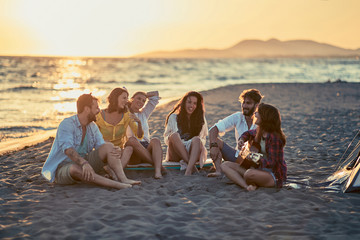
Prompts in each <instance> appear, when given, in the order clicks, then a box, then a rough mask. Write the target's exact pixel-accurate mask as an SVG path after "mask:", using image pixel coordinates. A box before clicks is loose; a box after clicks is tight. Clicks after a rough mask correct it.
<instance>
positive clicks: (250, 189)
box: [246, 185, 257, 192]
mask: <svg viewBox="0 0 360 240" xmlns="http://www.w3.org/2000/svg"><path fill="white" fill-rule="evenodd" d="M256 188H257V187H256V186H254V185H249V186H247V188H246V190H248V191H249V192H250V191H255V190H256Z"/></svg>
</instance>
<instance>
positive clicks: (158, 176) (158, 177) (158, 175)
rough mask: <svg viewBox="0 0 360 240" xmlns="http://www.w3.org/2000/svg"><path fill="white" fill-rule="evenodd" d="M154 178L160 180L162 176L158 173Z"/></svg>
mask: <svg viewBox="0 0 360 240" xmlns="http://www.w3.org/2000/svg"><path fill="white" fill-rule="evenodd" d="M154 178H155V179H162V178H163V176H162V175H161V173H159V174H155V176H154Z"/></svg>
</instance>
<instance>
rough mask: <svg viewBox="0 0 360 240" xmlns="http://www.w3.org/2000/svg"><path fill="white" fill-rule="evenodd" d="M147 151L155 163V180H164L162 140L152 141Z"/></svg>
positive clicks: (155, 139)
mask: <svg viewBox="0 0 360 240" xmlns="http://www.w3.org/2000/svg"><path fill="white" fill-rule="evenodd" d="M147 150H148V151H149V152H150V153H151V156H152V160H153V162H154V168H155V179H160V178H162V174H161V167H162V156H163V152H162V148H161V142H160V140H159V139H158V138H153V139H151V140H150V144H149V146H148V149H147Z"/></svg>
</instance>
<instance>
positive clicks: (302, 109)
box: [0, 83, 360, 239]
mask: <svg viewBox="0 0 360 240" xmlns="http://www.w3.org/2000/svg"><path fill="white" fill-rule="evenodd" d="M247 88H257V89H259V90H260V91H261V92H262V93H263V94H264V95H265V99H264V102H267V103H271V104H273V105H275V106H277V107H278V108H279V109H280V112H281V115H282V121H283V130H284V132H285V134H286V135H287V137H288V144H287V146H286V147H285V159H286V161H287V164H288V179H289V183H288V184H286V185H285V187H284V188H282V189H281V190H278V191H277V190H275V189H265V188H260V189H258V190H257V191H255V192H246V191H244V190H243V189H241V188H240V187H238V186H236V185H235V184H232V183H231V182H230V181H229V180H228V179H227V178H226V177H219V178H207V177H206V174H207V172H208V171H209V169H204V170H201V171H200V172H199V173H198V174H194V175H193V176H191V177H184V176H183V172H180V171H178V170H171V171H168V174H167V175H165V177H164V178H163V179H161V180H155V179H153V177H152V176H153V172H152V171H127V174H128V176H129V177H131V178H133V179H140V180H142V185H141V186H135V187H134V188H132V189H125V190H120V191H115V190H111V189H106V188H100V187H96V186H90V185H86V184H76V185H71V186H61V185H56V184H51V183H48V182H47V181H46V180H45V179H43V178H42V177H41V176H40V170H41V167H42V165H43V163H44V161H45V159H46V157H47V155H48V153H49V151H50V147H51V144H52V141H53V139H51V138H50V139H48V140H46V141H43V142H41V143H38V144H36V145H34V146H30V147H26V148H24V149H22V150H17V151H13V152H8V153H3V155H2V156H0V184H1V185H0V187H1V188H0V197H1V198H0V202H1V212H0V213H1V214H0V216H1V217H0V219H1V220H0V238H3V239H6V238H28V239H340V238H342V239H355V238H356V237H360V228H359V224H360V210H359V202H360V194H343V193H342V192H341V191H340V189H329V188H325V187H324V186H325V185H326V184H321V181H323V180H324V179H326V177H328V176H329V175H331V174H332V173H333V172H334V170H335V169H334V168H335V166H336V164H337V162H338V160H339V158H340V157H341V155H342V154H343V152H344V150H345V149H346V147H347V145H348V144H349V142H350V141H351V139H352V138H353V137H354V135H355V133H356V132H357V130H358V129H359V128H360V121H359V120H360V112H359V109H360V84H358V83H324V84H247V85H236V86H228V87H224V88H219V89H215V90H211V91H207V92H204V93H203V95H204V98H205V103H206V105H205V106H206V117H207V121H208V124H209V126H211V125H213V124H214V123H216V122H217V120H218V119H220V118H223V117H225V116H227V115H229V114H231V113H233V112H235V111H238V110H239V109H240V104H239V103H238V101H237V98H238V96H239V94H240V93H241V92H242V90H244V89H247ZM172 105H173V103H170V104H167V105H164V106H162V107H158V108H157V109H156V111H155V112H154V113H153V115H152V117H151V121H150V129H152V130H153V132H152V136H156V137H159V138H161V139H162V134H163V131H164V121H165V116H166V114H167V113H168V112H169V111H170V109H171V107H172ZM223 139H224V140H225V141H226V142H228V143H229V144H230V145H234V144H235V139H234V134H233V132H229V133H227V134H226V135H225V136H224V138H223ZM163 149H164V151H165V146H164V145H163Z"/></svg>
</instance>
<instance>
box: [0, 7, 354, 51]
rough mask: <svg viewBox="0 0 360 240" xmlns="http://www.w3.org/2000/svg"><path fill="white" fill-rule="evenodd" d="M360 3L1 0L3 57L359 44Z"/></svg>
mask: <svg viewBox="0 0 360 240" xmlns="http://www.w3.org/2000/svg"><path fill="white" fill-rule="evenodd" d="M358 9H360V2H359V1H356V0H349V1H345V2H343V1H320V0H319V1H317V0H313V1H287V0H279V1H267V0H258V1H244V0H243V1H234V0H227V1H221V2H220V1H215V0H197V1H189V0H181V1H163V0H149V1H142V0H134V1H124V0H119V1H117V0H107V1H98V0H76V1H70V0H61V1H60V0H54V1H47V0H32V1H27V0H11V1H10V0H1V1H0V13H1V14H0V35H1V36H2V37H1V39H0V55H53V56H54V55H59V56H130V55H134V54H139V53H143V52H148V51H155V50H175V49H184V48H215V49H216V48H226V47H229V46H231V45H233V44H235V43H237V42H239V41H240V40H243V39H253V38H256V39H262V40H265V39H269V38H273V37H275V38H279V39H280V40H291V39H312V40H315V41H319V42H325V43H330V44H334V45H337V46H340V47H343V48H352V49H354V48H358V47H359V42H360V33H359V31H358V29H357V27H358V26H359V25H360V17H359V15H358Z"/></svg>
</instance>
